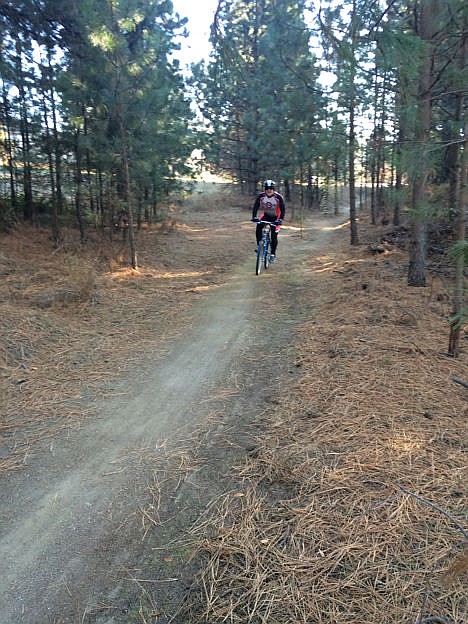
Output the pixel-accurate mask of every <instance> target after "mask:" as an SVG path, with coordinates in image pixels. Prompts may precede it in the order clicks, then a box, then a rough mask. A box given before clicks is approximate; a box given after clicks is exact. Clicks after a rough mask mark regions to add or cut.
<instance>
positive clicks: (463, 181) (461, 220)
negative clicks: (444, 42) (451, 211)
mask: <svg viewBox="0 0 468 624" xmlns="http://www.w3.org/2000/svg"><path fill="white" fill-rule="evenodd" d="M465 33H466V28H465ZM466 47H467V37H466V34H465V36H464V39H463V45H462V49H461V53H460V63H459V64H460V69H461V70H463V68H464V67H465V63H466ZM464 102H465V97H464V94H463V92H460V93H459V94H458V96H457V106H456V121H458V122H461V121H462V115H463V108H464ZM457 125H458V124H457ZM467 137H468V124H467V123H466V120H465V128H464V143H463V145H461V144H460V143H456V145H457V147H458V154H457V160H456V166H455V175H454V176H453V178H454V180H453V184H452V185H451V188H450V192H451V194H453V195H452V199H453V201H454V207H455V236H456V241H457V242H458V243H463V241H464V240H465V207H466V206H467V205H468V191H467V182H468V175H467V170H468V156H467V153H466V152H467V151H468V141H467ZM464 270H465V262H464V254H462V253H459V254H458V256H457V259H456V265H455V284H454V293H453V301H452V319H451V321H450V336H449V347H448V353H449V355H451V356H452V357H458V356H459V354H460V341H461V328H462V323H461V317H462V316H463V315H464V314H465V315H466V312H464V292H465V289H464V287H463V286H464Z"/></svg>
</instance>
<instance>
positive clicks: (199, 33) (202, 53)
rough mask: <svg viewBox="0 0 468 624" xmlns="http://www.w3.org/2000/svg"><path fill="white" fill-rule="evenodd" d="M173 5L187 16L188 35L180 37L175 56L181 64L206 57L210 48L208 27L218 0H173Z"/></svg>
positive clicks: (179, 12)
mask: <svg viewBox="0 0 468 624" xmlns="http://www.w3.org/2000/svg"><path fill="white" fill-rule="evenodd" d="M173 5H174V9H175V10H176V11H177V13H178V14H179V15H180V16H181V17H187V18H188V22H187V24H186V28H187V31H188V37H187V38H185V39H181V51H180V52H179V53H178V54H177V55H176V56H177V58H178V59H179V60H180V62H181V64H182V65H183V66H185V65H188V64H190V63H195V62H196V61H199V60H201V59H202V58H207V57H208V54H209V53H210V50H211V46H210V43H209V37H210V27H211V24H212V23H213V17H214V14H215V11H216V7H217V6H218V0H197V1H196V2H194V1H193V0H173Z"/></svg>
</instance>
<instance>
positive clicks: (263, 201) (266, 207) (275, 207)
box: [252, 192, 286, 221]
mask: <svg viewBox="0 0 468 624" xmlns="http://www.w3.org/2000/svg"><path fill="white" fill-rule="evenodd" d="M258 212H260V218H261V219H264V220H265V221H276V219H284V214H285V212H286V207H285V205H284V199H283V196H282V195H280V194H279V193H276V192H275V193H273V195H272V196H271V197H268V195H267V194H266V193H265V192H263V193H260V195H258V197H257V199H256V200H255V203H254V206H253V208H252V218H253V219H255V217H256V216H257V213H258Z"/></svg>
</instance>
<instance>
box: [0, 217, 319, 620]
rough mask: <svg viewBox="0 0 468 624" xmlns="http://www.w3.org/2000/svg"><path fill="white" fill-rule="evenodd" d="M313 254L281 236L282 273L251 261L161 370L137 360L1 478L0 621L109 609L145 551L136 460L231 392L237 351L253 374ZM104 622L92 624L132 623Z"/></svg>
mask: <svg viewBox="0 0 468 624" xmlns="http://www.w3.org/2000/svg"><path fill="white" fill-rule="evenodd" d="M317 232H318V230H317ZM314 236H315V234H314ZM288 239H289V240H288ZM321 240H322V235H320V237H317V240H316V242H315V243H314V245H315V246H320V245H321V244H322V243H321V242H320V241H321ZM311 245H312V243H311V242H310V240H309V241H303V240H300V239H299V238H297V237H296V238H294V236H293V235H291V233H289V234H288V232H287V230H286V229H285V230H284V234H283V236H282V240H281V243H280V248H279V251H280V254H284V263H283V264H282V260H281V258H282V256H281V255H280V256H279V258H280V260H279V262H278V263H277V264H275V265H273V266H272V267H271V269H270V271H269V273H268V274H262V275H261V276H260V277H259V278H257V277H255V276H254V275H253V265H254V255H253V254H252V257H251V258H249V259H247V260H245V262H244V263H243V264H242V265H241V266H237V267H233V271H232V273H231V275H230V276H229V277H228V279H227V282H226V283H225V284H224V285H222V286H220V287H216V289H215V290H214V291H213V292H211V293H209V294H206V295H204V296H203V298H202V300H201V301H200V302H199V303H197V304H195V306H194V308H193V314H192V323H191V326H190V327H186V328H185V330H184V332H183V335H182V336H181V337H180V338H179V339H178V340H176V341H175V344H174V345H173V348H172V349H171V350H169V352H168V354H167V355H166V356H165V357H163V358H161V359H159V360H158V362H157V363H156V364H154V363H153V362H152V361H151V358H148V359H143V360H142V362H141V366H140V369H139V371H138V374H137V375H136V377H137V382H136V383H134V382H133V381H131V380H130V379H127V380H126V381H123V382H122V384H121V385H120V386H119V387H118V388H117V392H116V394H117V396H116V398H115V399H113V400H112V401H108V402H107V403H105V404H103V405H102V407H101V410H100V417H99V418H98V419H97V420H95V421H89V422H87V423H85V424H84V425H83V427H82V429H81V430H80V431H75V432H68V433H67V434H64V435H63V436H58V437H57V438H56V439H55V440H54V441H52V442H51V443H50V444H49V446H45V445H44V446H43V448H42V450H41V451H40V452H38V454H37V456H36V457H34V458H33V459H32V460H31V461H30V466H29V468H28V469H27V470H25V471H23V472H20V473H17V474H13V475H9V476H7V477H5V478H4V479H2V480H3V481H4V483H3V484H2V493H1V495H0V503H1V507H0V509H1V513H0V523H1V538H0V562H1V563H0V578H1V579H2V583H1V588H0V605H2V606H1V607H0V624H13V623H26V624H49V623H50V624H52V623H54V624H59V623H65V622H81V621H83V622H84V621H87V622H94V621H96V622H97V621H98V620H97V619H92V617H91V616H90V617H87V619H85V616H86V614H87V613H88V612H92V610H93V609H96V611H98V610H99V608H100V607H102V608H104V607H105V608H107V606H106V605H107V603H108V600H109V595H110V594H111V590H112V587H114V591H115V588H116V587H118V583H116V580H115V578H116V570H118V569H119V568H120V569H122V568H125V567H127V566H129V565H133V564H129V562H134V561H138V556H139V553H140V552H141V553H142V554H143V552H144V546H143V545H142V540H141V527H140V518H139V514H138V510H139V509H140V507H141V506H142V505H143V504H144V501H145V499H146V498H147V479H148V474H147V470H148V466H147V464H146V462H145V461H144V460H142V457H143V456H144V455H145V453H147V452H151V453H156V454H157V452H158V451H157V449H158V448H160V447H161V446H162V445H163V443H164V439H165V438H167V437H168V436H171V438H172V439H173V440H174V439H175V440H177V439H178V438H180V439H183V437H184V435H186V433H187V431H188V430H189V429H190V427H192V426H193V425H194V424H195V423H196V422H197V419H199V418H200V417H201V415H202V413H203V407H202V406H201V405H202V402H203V399H204V398H205V397H206V396H207V394H209V393H210V392H211V391H213V390H214V389H215V388H216V387H217V386H218V385H220V386H223V387H224V386H225V384H226V383H228V382H227V379H226V376H227V375H228V371H229V370H231V369H232V366H233V363H234V362H235V361H236V359H237V358H239V357H240V356H241V354H242V363H243V366H250V367H251V370H249V371H246V370H244V371H243V375H244V377H245V376H248V375H254V374H255V372H256V367H255V348H256V344H258V342H257V336H258V331H259V328H261V326H262V320H261V319H262V315H264V314H267V313H268V309H270V310H271V316H272V319H274V317H275V303H274V301H275V298H276V291H277V289H278V288H281V284H282V282H283V281H284V280H285V279H287V278H289V279H290V277H291V272H293V271H299V273H300V265H301V258H304V257H305V254H306V253H310V250H311ZM281 327H282V329H281V328H280V327H279V324H278V323H276V326H275V331H276V332H277V335H276V337H275V340H274V341H272V342H271V343H269V342H268V341H266V340H265V341H263V342H262V349H263V351H264V353H265V357H266V358H267V359H269V361H270V362H271V361H272V358H273V359H274V357H275V352H274V350H275V348H276V347H277V345H278V344H279V343H281V342H282V341H283V342H285V341H286V340H287V335H288V334H289V331H290V325H288V324H287V323H286V324H285V323H283V324H282V326H281ZM278 330H279V333H278ZM246 354H247V357H246ZM248 362H250V364H248ZM277 374H279V373H277ZM250 391H251V390H250ZM255 400H256V399H255V396H252V397H251V401H252V403H255ZM234 401H235V400H234V399H233V402H234ZM226 411H227V412H229V406H227V407H226ZM149 449H150V451H149ZM106 613H107V615H106V616H105V619H99V622H108V623H109V624H110V623H111V622H123V621H129V620H124V619H119V617H120V618H122V617H124V616H123V615H122V613H120V615H119V614H117V613H111V612H109V611H106Z"/></svg>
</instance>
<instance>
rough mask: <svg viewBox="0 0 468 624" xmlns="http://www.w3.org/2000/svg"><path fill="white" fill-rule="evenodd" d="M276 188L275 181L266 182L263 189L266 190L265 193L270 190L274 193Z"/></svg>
mask: <svg viewBox="0 0 468 624" xmlns="http://www.w3.org/2000/svg"><path fill="white" fill-rule="evenodd" d="M275 187H276V184H275V183H274V182H273V180H265V182H264V184H263V188H264V189H265V191H268V190H272V191H274V190H275Z"/></svg>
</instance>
